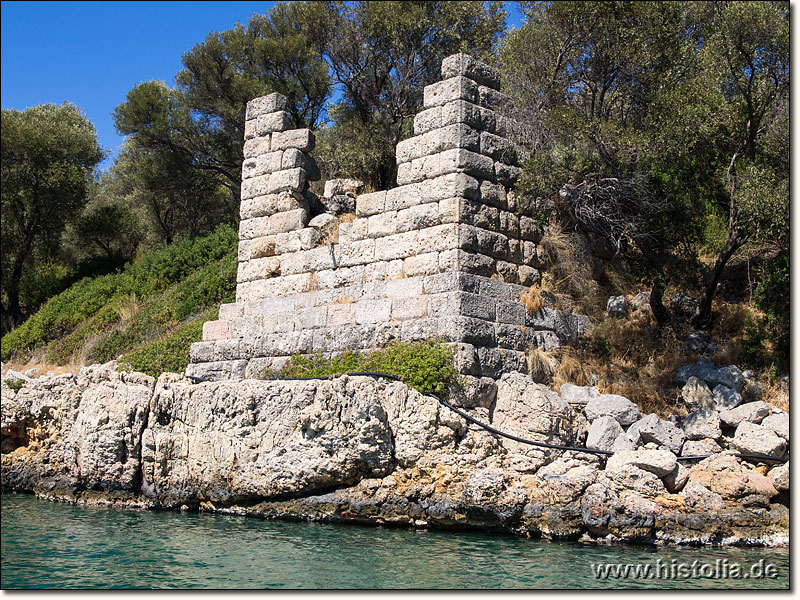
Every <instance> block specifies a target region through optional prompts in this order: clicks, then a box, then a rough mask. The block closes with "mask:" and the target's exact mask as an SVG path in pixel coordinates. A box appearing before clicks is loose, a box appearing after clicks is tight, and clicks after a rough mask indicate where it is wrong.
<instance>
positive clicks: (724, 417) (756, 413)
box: [719, 400, 770, 427]
mask: <svg viewBox="0 0 800 600" xmlns="http://www.w3.org/2000/svg"><path fill="white" fill-rule="evenodd" d="M769 413H770V405H769V404H767V403H766V402H763V401H761V400H759V401H757V402H748V403H747V404H742V405H741V406H737V407H736V408H732V409H730V410H721V411H719V418H720V420H721V421H722V422H723V423H725V425H727V426H729V427H736V426H737V425H739V423H741V422H742V421H748V422H750V423H761V421H762V420H763V419H764V417H766V416H767V415H769Z"/></svg>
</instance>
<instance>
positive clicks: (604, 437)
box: [586, 416, 623, 450]
mask: <svg viewBox="0 0 800 600" xmlns="http://www.w3.org/2000/svg"><path fill="white" fill-rule="evenodd" d="M622 433H623V431H622V427H621V426H620V424H619V423H617V420H616V419H615V418H614V417H609V416H605V417H600V418H598V419H595V420H594V421H593V422H592V426H591V427H590V428H589V435H588V436H587V438H586V447H587V448H594V449H596V450H611V448H613V446H614V441H615V440H616V439H617V437H619V436H620V435H621V434H622Z"/></svg>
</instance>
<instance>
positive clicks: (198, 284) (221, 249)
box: [0, 225, 238, 362]
mask: <svg viewBox="0 0 800 600" xmlns="http://www.w3.org/2000/svg"><path fill="white" fill-rule="evenodd" d="M237 243H238V234H237V232H236V231H235V230H234V229H233V228H232V227H230V226H228V225H223V226H221V227H219V228H217V229H216V230H215V231H214V232H212V233H211V234H209V235H207V236H204V237H199V238H195V239H185V240H181V241H179V242H176V243H174V244H171V245H170V246H168V247H166V248H163V249H160V250H157V251H154V252H150V253H148V254H146V255H144V256H142V257H141V258H140V259H139V260H138V261H137V262H135V263H134V264H129V265H127V266H126V267H125V269H124V270H122V271H120V272H118V273H113V274H109V275H103V276H101V277H94V278H85V279H82V280H80V281H78V282H77V283H75V284H74V285H72V286H71V287H70V288H69V289H67V290H65V291H63V292H62V293H60V294H58V295H56V296H54V297H53V298H51V299H50V300H49V301H48V302H47V303H46V304H45V305H44V306H43V307H42V308H41V309H40V310H39V311H38V312H37V313H36V314H35V315H33V316H32V317H31V318H30V319H28V320H27V321H26V322H25V323H23V324H22V325H20V326H19V327H17V328H16V329H14V330H12V331H10V332H9V333H8V334H6V335H5V336H3V338H2V341H0V348H1V351H0V354H2V359H3V360H9V359H11V358H12V357H14V358H16V359H25V358H27V357H28V356H29V355H30V353H31V352H32V351H33V350H34V349H35V348H38V347H42V346H48V351H47V355H48V359H50V360H55V361H58V362H64V361H66V360H68V359H69V357H70V356H71V355H72V354H73V353H74V352H75V351H76V350H77V349H78V348H79V347H81V346H82V344H83V343H84V342H86V341H87V340H88V339H90V338H91V337H92V336H103V335H105V334H107V333H108V332H110V331H111V330H112V328H113V327H114V326H115V325H116V324H117V323H119V322H120V321H121V320H122V319H121V314H120V312H121V311H120V305H121V304H123V303H124V301H125V299H127V298H130V297H135V298H136V299H137V301H138V302H140V303H142V304H145V305H146V303H147V301H148V300H150V299H151V298H153V299H154V303H155V304H157V305H159V306H160V307H161V308H162V309H164V310H167V312H168V315H166V316H164V318H163V319H162V321H161V322H160V323H159V325H161V326H162V327H160V328H156V329H155V330H150V331H149V332H148V333H149V335H155V334H157V333H158V332H159V331H161V330H163V329H164V327H169V326H174V325H175V324H176V323H177V322H179V321H181V320H183V319H186V318H187V317H189V316H191V315H192V314H194V313H196V312H198V311H199V310H205V309H206V308H208V307H209V306H210V305H212V304H219V303H220V301H224V300H225V299H227V298H230V297H231V294H232V291H231V290H233V289H235V286H236V269H235V264H236V250H237ZM232 265H233V266H232ZM181 283H183V285H181ZM165 290H169V293H167V294H165V295H164V297H163V298H162V299H161V300H160V301H158V300H157V299H155V297H156V296H158V295H159V294H162V293H163V292H165ZM165 307H166V308H165ZM151 311H152V313H153V314H152V315H150V317H152V318H148V319H147V320H146V321H145V322H143V323H142V324H140V325H139V326H138V327H139V329H138V330H139V333H141V332H142V331H143V330H144V329H147V328H148V327H149V325H150V324H152V322H153V321H156V322H157V321H158V319H157V318H155V317H156V315H155V313H157V309H156V308H152V309H151ZM128 347H130V346H128ZM120 349H124V348H120V347H117V350H118V351H119V350H120ZM103 355H104V356H106V355H108V352H105V353H103Z"/></svg>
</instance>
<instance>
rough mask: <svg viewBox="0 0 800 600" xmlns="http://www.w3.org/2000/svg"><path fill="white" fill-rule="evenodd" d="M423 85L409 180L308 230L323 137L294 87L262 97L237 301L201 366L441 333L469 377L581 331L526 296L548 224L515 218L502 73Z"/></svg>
mask: <svg viewBox="0 0 800 600" xmlns="http://www.w3.org/2000/svg"><path fill="white" fill-rule="evenodd" d="M442 76H443V80H442V81H440V82H438V83H435V84H432V85H429V86H427V87H426V88H425V90H424V103H423V110H422V111H421V112H420V113H419V114H417V116H416V117H415V119H414V133H415V135H414V137H412V138H409V139H407V140H404V141H402V142H400V143H399V144H398V146H397V164H398V171H397V183H398V187H396V188H393V189H390V190H385V191H379V192H374V193H368V194H361V195H359V196H357V198H356V208H355V219H354V220H353V221H352V222H349V223H347V222H341V223H339V224H338V231H336V230H320V229H319V228H316V227H310V226H309V220H310V217H311V214H310V213H311V207H312V206H313V205H314V204H315V197H314V195H313V194H311V192H310V191H309V190H308V182H309V181H313V180H317V179H319V170H318V169H317V166H316V164H315V163H314V160H313V159H312V158H311V157H310V156H309V155H308V154H307V152H308V151H310V150H311V149H313V146H314V134H313V133H312V132H311V131H309V130H308V129H289V127H290V119H289V114H288V113H287V112H285V111H284V110H283V109H284V108H285V105H286V99H285V98H284V97H283V96H281V95H279V94H270V95H269V96H265V97H262V98H256V99H255V100H252V101H251V102H249V103H248V105H247V115H246V119H247V120H246V122H245V143H244V163H243V167H242V179H243V181H242V202H241V223H240V227H239V270H238V279H237V291H236V302H235V303H232V304H223V305H222V307H221V308H220V311H219V320H217V321H211V322H207V323H205V325H204V327H203V341H202V342H198V343H195V344H193V345H192V348H191V361H190V364H189V366H188V368H187V374H188V375H196V376H201V377H206V378H209V379H215V380H218V379H227V378H241V377H258V376H261V375H263V374H264V373H266V372H267V371H268V370H270V369H274V370H278V369H279V368H280V367H281V366H283V365H284V364H285V363H286V361H287V360H288V359H289V357H291V356H292V355H293V354H317V353H322V354H324V355H330V354H335V353H339V352H343V351H346V350H356V351H365V350H369V349H373V348H377V347H380V346H383V345H385V344H387V343H389V342H391V341H393V340H399V341H402V342H410V341H416V340H428V339H432V338H439V339H442V340H444V341H446V342H448V343H450V344H451V345H452V346H453V348H454V351H455V357H456V365H457V368H458V369H459V370H460V371H461V372H462V373H463V374H466V375H474V376H490V377H495V378H497V377H499V376H500V375H501V374H502V373H505V372H509V371H527V365H526V361H525V354H524V351H525V350H526V348H527V347H528V346H530V345H534V346H536V347H540V348H545V349H550V348H553V347H556V346H558V345H560V344H561V343H563V342H564V341H565V340H566V339H567V338H569V337H572V336H575V335H579V334H580V333H582V332H583V331H584V330H585V328H586V327H587V325H588V321H587V320H586V319H585V318H584V317H579V316H576V315H571V314H567V313H562V312H559V311H556V310H552V309H550V308H543V309H541V310H540V311H539V312H537V313H535V314H533V315H530V314H528V312H527V311H526V308H525V306H524V305H523V304H522V302H521V301H520V294H521V293H522V292H524V291H526V289H527V286H530V285H532V284H534V283H537V282H538V281H539V279H540V273H539V271H538V270H537V269H536V268H534V266H533V265H536V264H537V262H536V251H537V243H538V242H539V240H540V239H541V231H540V229H539V228H537V226H536V225H535V223H534V221H533V220H531V219H529V218H527V217H524V216H523V217H520V216H518V215H517V214H516V213H515V205H514V201H513V193H509V191H510V190H509V188H510V187H511V186H513V184H514V182H515V180H516V177H517V176H518V174H519V168H518V166H517V163H516V157H515V153H514V149H513V147H512V146H511V144H510V143H509V141H508V139H507V138H506V137H505V134H506V127H505V125H504V120H503V118H502V117H501V116H499V115H498V114H497V113H495V111H494V110H493V109H494V108H495V107H496V106H497V105H498V104H500V103H502V102H503V101H504V99H505V96H504V95H503V94H502V93H501V92H500V91H499V87H500V86H499V83H500V79H499V76H498V73H497V71H496V70H495V69H493V68H491V67H489V66H487V65H485V64H482V63H480V62H478V61H476V60H474V59H472V58H471V57H469V56H467V55H465V54H456V55H453V56H450V57H448V58H446V59H444V61H443V62H442Z"/></svg>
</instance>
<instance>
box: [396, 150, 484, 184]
mask: <svg viewBox="0 0 800 600" xmlns="http://www.w3.org/2000/svg"><path fill="white" fill-rule="evenodd" d="M493 168H494V167H493V164H492V160H491V159H490V158H488V157H486V156H482V155H480V154H478V153H476V152H470V151H469V150H464V149H461V148H454V149H452V150H445V151H444V152H440V153H438V154H434V155H431V156H424V157H422V158H417V159H415V160H412V161H411V162H407V163H403V164H401V165H398V167H397V183H398V184H399V185H406V184H409V183H416V182H418V181H423V180H425V179H433V178H435V177H439V176H441V175H447V174H449V173H467V174H468V175H472V176H474V177H478V178H483V179H486V178H492V177H493V173H494V171H493Z"/></svg>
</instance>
